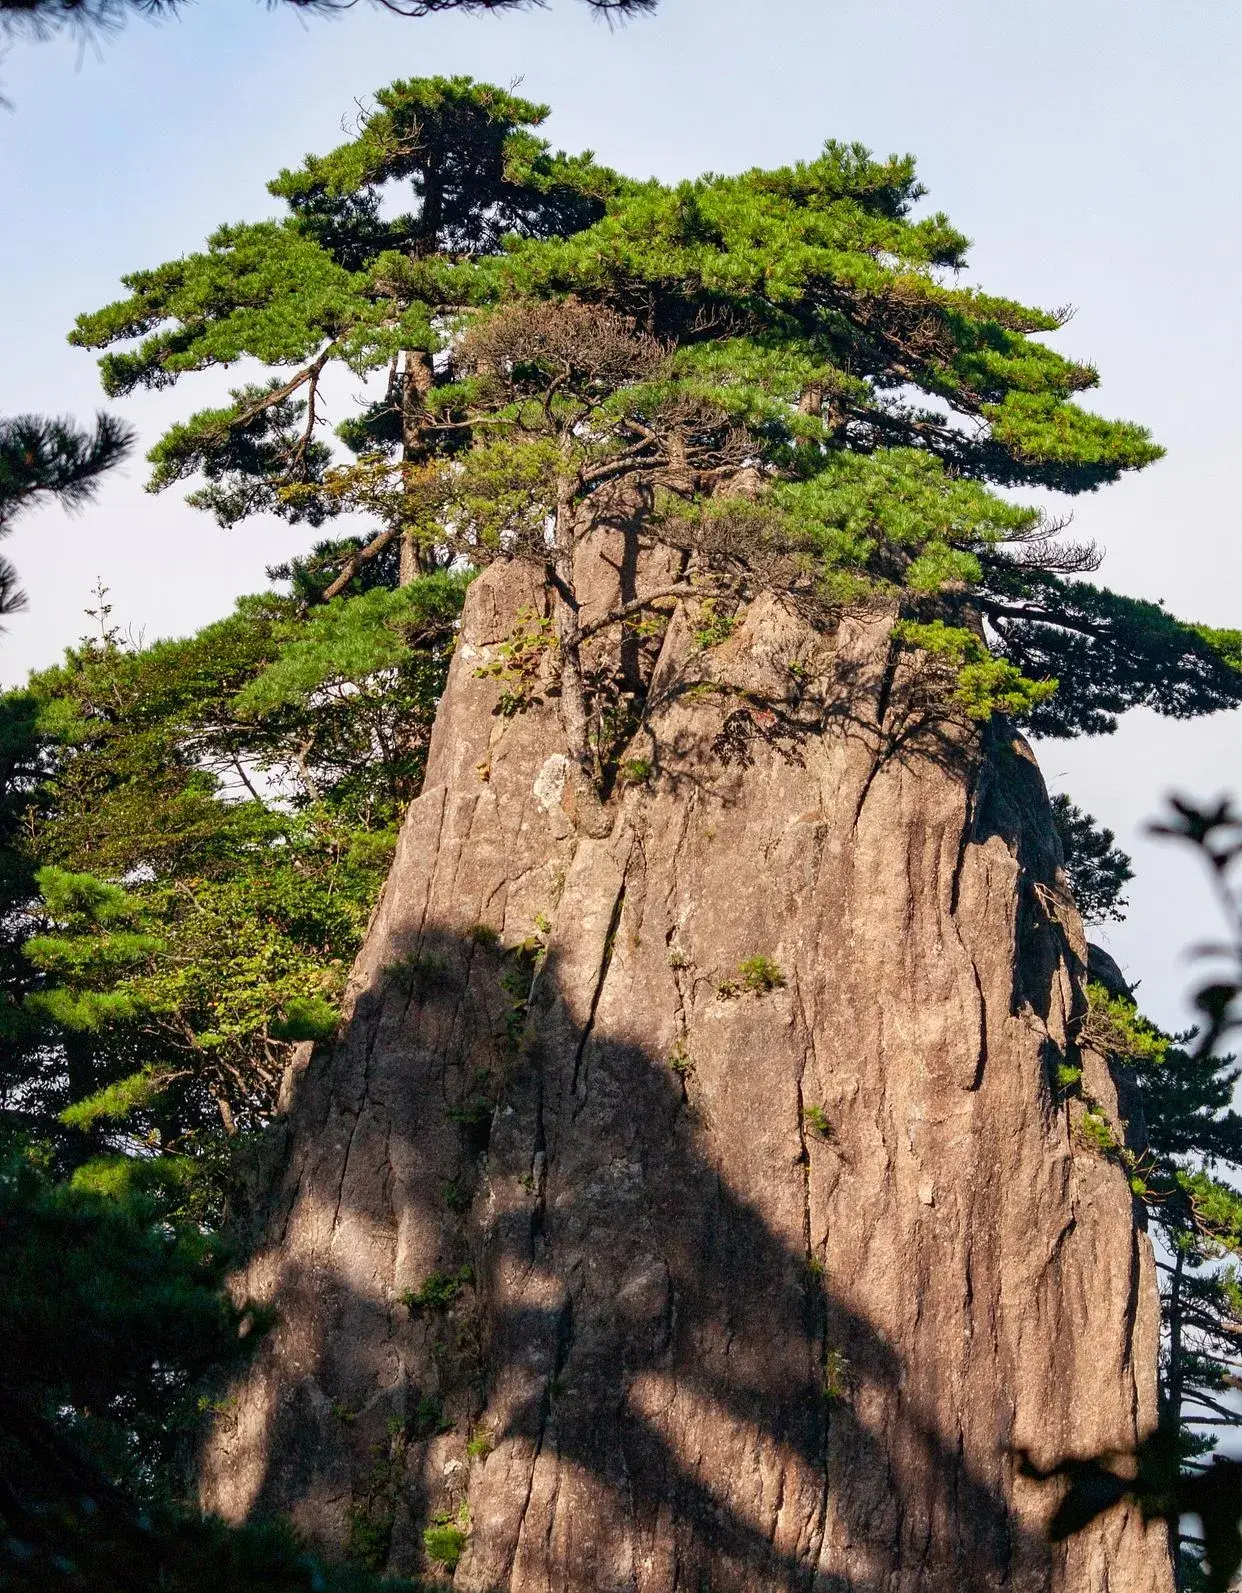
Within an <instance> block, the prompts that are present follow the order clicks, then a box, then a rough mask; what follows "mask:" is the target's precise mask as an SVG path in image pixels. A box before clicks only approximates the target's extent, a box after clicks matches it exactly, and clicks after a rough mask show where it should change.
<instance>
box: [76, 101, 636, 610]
mask: <svg viewBox="0 0 1242 1593" xmlns="http://www.w3.org/2000/svg"><path fill="white" fill-rule="evenodd" d="M546 115H547V109H546V107H543V106H538V105H533V104H531V103H529V102H528V101H525V100H521V99H517V98H515V97H514V96H513V95H512V94H509V93H507V92H505V91H504V90H501V89H495V88H491V87H489V86H487V85H483V84H476V83H474V82H472V81H471V80H470V79H469V78H453V79H445V78H425V79H415V80H412V81H409V82H398V83H394V84H392V85H391V86H390V87H388V88H387V89H384V90H382V91H381V92H380V93H379V94H378V95H377V96H376V105H375V108H374V109H373V110H372V111H371V112H370V113H369V114H368V115H366V116H364V117H363V119H362V121H361V124H360V126H359V128H358V132H357V136H356V137H355V138H354V139H352V140H351V141H350V142H349V143H347V144H344V145H342V146H341V147H340V148H338V149H336V150H334V151H332V152H331V153H330V154H328V155H326V156H322V157H319V156H310V157H308V158H307V159H306V161H305V162H304V164H303V166H302V167H301V168H300V169H298V170H296V171H285V172H282V173H281V174H280V176H279V177H277V178H276V179H275V180H274V181H273V182H272V183H270V184H269V188H270V191H271V192H272V193H273V194H274V195H275V196H276V197H278V198H281V199H283V200H284V201H285V202H286V204H287V206H288V209H289V214H288V215H287V216H286V217H284V218H283V219H282V220H279V221H270V222H261V223H253V224H243V225H239V226H228V227H222V228H221V229H220V230H219V231H218V232H217V233H215V234H214V235H213V236H212V238H211V239H210V240H209V243H208V248H207V251H206V252H205V253H203V254H198V255H192V256H190V257H189V258H188V259H185V260H178V261H173V262H170V263H168V264H167V265H164V266H160V267H158V268H156V269H155V270H154V271H141V272H136V273H134V274H133V275H132V276H130V277H128V278H126V284H127V286H129V287H130V288H131V289H132V290H133V292H132V296H131V297H130V298H128V299H126V300H123V301H121V302H119V303H117V304H114V305H111V306H109V307H108V308H107V309H104V310H102V311H99V312H98V313H96V314H94V315H89V316H83V317H81V318H80V320H79V322H78V326H77V329H76V331H75V332H74V333H73V335H72V338H71V341H73V342H76V343H78V344H81V345H83V346H87V347H103V346H108V345H111V344H114V343H117V342H125V341H127V340H130V339H133V338H135V337H138V338H140V339H141V341H139V342H138V344H137V346H136V347H135V348H133V349H130V350H126V351H125V352H121V353H110V354H108V355H106V356H105V357H104V359H103V360H102V361H101V369H102V373H103V380H104V385H105V387H106V389H107V390H108V391H109V392H111V393H114V394H123V393H128V392H132V391H133V390H134V389H135V388H138V387H144V386H145V387H157V388H158V387H164V386H167V385H169V384H171V383H172V382H175V381H177V380H178V379H179V378H180V377H181V376H182V375H183V374H185V373H186V372H191V371H197V370H204V369H207V368H208V367H210V366H213V365H218V364H229V363H232V362H233V361H234V360H237V359H240V358H243V357H250V358H252V359H257V360H259V361H261V362H262V363H263V364H265V365H266V366H268V367H269V368H270V369H272V370H273V371H280V372H281V373H282V374H279V375H273V376H272V377H271V378H270V379H269V380H268V382H267V383H266V384H263V385H260V386H251V387H247V388H244V389H238V390H237V391H236V392H235V393H234V394H233V401H232V403H231V404H230V405H229V406H228V407H226V408H223V409H213V410H207V411H203V412H200V413H199V414H196V415H193V416H192V417H191V418H190V419H189V420H188V421H186V422H184V423H182V424H179V425H177V426H174V427H173V428H172V429H171V430H170V431H169V432H168V433H167V435H166V436H165V437H164V438H163V439H162V440H161V441H160V442H159V443H158V444H157V445H156V447H155V448H154V449H153V450H152V453H151V455H150V458H151V461H152V463H153V464H154V466H155V469H154V474H153V476H152V479H151V488H152V490H154V491H158V490H160V489H162V488H164V487H167V486H169V485H171V484H172V483H174V482H177V481H181V480H184V479H185V478H187V477H189V476H193V475H195V474H196V473H201V474H202V475H203V476H204V477H205V480H206V485H205V486H204V487H202V488H201V489H200V490H199V491H197V492H195V493H194V494H192V496H191V499H190V501H191V502H192V503H194V504H196V505H197V506H198V507H200V508H203V509H207V510H209V511H210V512H211V513H213V514H214V515H215V517H216V518H217V520H218V521H219V522H220V523H221V524H222V525H233V524H236V523H237V521H239V520H241V519H243V518H244V517H245V516H246V515H249V514H253V513H255V512H256V511H259V510H268V511H272V512H275V513H277V514H280V515H283V516H284V517H286V518H287V519H290V520H294V521H298V520H303V521H307V522H309V523H310V524H311V525H320V524H322V523H323V521H324V520H326V519H330V518H331V517H333V516H334V515H336V514H337V513H339V512H340V511H341V510H342V509H345V508H350V507H355V506H357V505H358V504H359V503H360V502H361V503H363V504H365V506H366V507H367V508H369V509H370V510H372V511H373V512H374V513H375V514H376V515H377V517H378V518H379V520H380V521H381V522H382V529H381V530H380V531H379V533H378V534H377V535H376V536H375V537H374V538H372V539H371V540H370V541H369V542H368V544H367V545H366V546H365V547H361V548H354V549H352V550H345V551H352V557H345V558H344V559H343V563H342V567H341V568H340V570H339V573H337V574H336V576H335V579H333V580H331V581H330V582H328V583H327V585H326V589H325V590H324V596H325V597H334V596H336V595H337V593H338V592H339V591H341V590H343V588H344V586H345V584H346V583H347V582H348V580H349V579H351V578H352V576H353V575H354V574H355V573H356V572H357V570H358V569H359V568H360V567H362V566H363V565H365V564H366V563H367V562H368V561H370V560H371V559H374V558H376V557H377V556H378V555H379V554H380V553H381V552H382V551H383V550H384V548H385V547H387V546H388V545H389V543H390V542H392V541H393V540H394V539H396V538H399V537H402V536H403V535H404V536H405V545H406V552H405V555H404V558H405V565H404V567H405V573H406V576H407V577H408V576H410V575H412V574H413V573H414V571H415V569H416V568H417V567H418V564H419V558H418V545H417V542H416V540H415V538H414V537H413V535H412V528H413V526H414V525H415V523H416V522H417V520H418V518H419V516H420V515H421V514H422V513H424V512H425V507H426V503H427V500H428V495H429V487H430V486H431V483H430V482H429V480H428V477H427V472H426V470H425V468H424V466H425V464H426V462H427V460H428V459H430V458H431V457H432V456H434V455H437V454H440V453H448V454H450V455H451V454H452V453H453V452H455V451H456V450H457V449H458V448H459V447H460V446H461V444H462V443H464V442H466V441H467V440H468V437H467V433H466V432H465V431H464V430H463V428H461V427H460V426H459V425H457V424H456V423H455V422H454V421H452V420H451V419H449V420H444V419H441V418H439V417H436V416H433V415H432V414H431V413H430V412H429V409H428V396H429V393H430V391H431V389H432V388H434V386H435V385H436V383H437V380H438V377H437V372H436V370H435V368H434V364H433V359H434V356H435V354H436V352H437V351H438V350H439V349H440V348H441V346H442V344H443V342H444V335H443V331H442V327H444V326H445V325H446V324H448V323H449V322H450V321H451V318H452V316H453V315H454V313H455V312H456V311H457V310H458V309H459V308H460V307H462V306H463V305H464V304H468V303H470V302H471V301H472V299H473V298H474V297H475V296H476V295H477V294H478V293H479V292H480V291H481V284H480V280H479V277H478V273H477V270H475V269H474V266H475V262H477V260H478V259H479V258H480V257H482V256H484V255H486V254H488V253H492V252H495V251H496V250H498V249H500V248H501V247H502V245H503V243H504V242H505V240H506V239H507V238H509V237H511V236H522V237H543V236H547V235H548V234H551V233H556V232H559V231H564V230H569V229H573V228H578V227H583V226H586V225H588V224H589V223H590V222H591V221H593V220H595V219H596V218H597V217H598V216H599V215H600V214H601V213H602V209H603V200H604V196H606V195H607V194H608V193H609V192H610V191H611V190H612V189H613V188H614V187H615V186H616V179H615V178H614V177H613V175H612V173H610V172H608V171H607V170H605V169H603V168H600V167H597V166H596V165H595V164H594V162H593V161H592V159H591V157H590V156H589V155H583V156H580V157H570V156H566V155H564V154H553V153H552V152H551V151H550V150H549V148H548V146H547V145H546V144H545V143H544V142H543V141H542V140H540V139H538V138H537V137H536V136H535V135H534V134H533V132H531V129H532V128H535V127H537V126H538V125H539V124H540V123H541V122H542V121H543V120H544V118H545V117H546ZM407 186H408V189H409V190H410V191H411V193H412V196H413V198H414V200H415V201H416V206H415V209H414V211H412V212H410V213H405V214H402V215H399V216H397V217H396V218H395V219H386V218H385V216H384V215H383V213H382V207H383V204H384V202H385V201H386V200H387V199H389V198H390V197H395V196H396V194H398V193H399V192H400V191H401V189H402V188H403V187H407ZM291 366H292V367H296V369H295V370H294V372H293V374H292V375H291V376H287V375H285V374H283V372H284V370H285V369H286V368H288V367H291ZM334 367H343V368H344V369H346V370H348V371H350V372H352V373H353V374H354V375H355V376H359V377H365V376H367V375H369V374H371V373H374V372H376V371H379V370H383V369H385V368H386V369H387V372H388V379H387V390H386V393H385V396H384V397H383V399H382V400H380V401H379V402H376V403H372V404H369V405H366V406H364V408H363V409H362V410H361V411H359V412H357V413H354V414H352V415H349V416H347V417H346V419H345V421H344V422H343V423H342V425H341V427H340V430H341V432H342V435H343V436H344V438H345V440H346V441H347V442H348V443H349V444H350V445H351V446H354V447H356V448H358V449H359V450H360V451H361V452H362V453H363V456H364V457H365V458H366V459H368V460H378V459H382V458H383V457H384V456H385V455H387V454H396V455H398V456H399V460H400V469H399V471H398V472H396V473H395V475H394V473H392V472H387V471H378V470H375V469H372V470H371V471H370V473H369V475H368V474H366V473H363V474H362V475H361V476H359V475H358V474H355V475H353V476H352V477H351V478H350V480H349V482H348V483H347V484H345V483H342V482H341V481H339V479H337V478H336V477H334V476H333V475H332V474H331V473H330V472H329V470H328V466H329V462H330V458H331V454H330V450H329V449H328V447H327V446H326V445H325V444H324V443H323V442H322V441H321V440H320V438H319V436H318V428H319V427H320V426H321V424H322V421H323V415H322V404H323V401H322V397H321V387H322V383H323V381H324V379H325V375H326V373H328V372H329V371H330V370H331V369H332V368H334Z"/></svg>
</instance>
